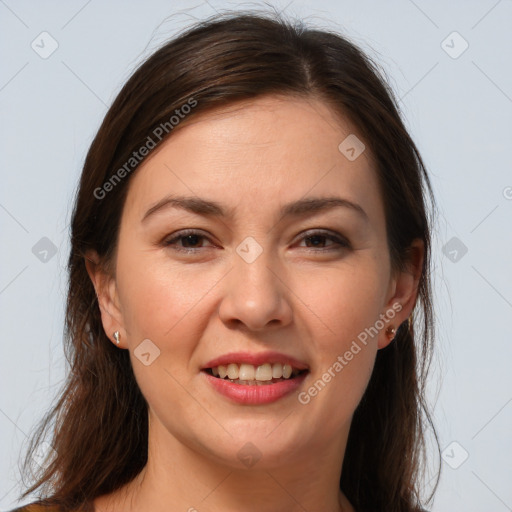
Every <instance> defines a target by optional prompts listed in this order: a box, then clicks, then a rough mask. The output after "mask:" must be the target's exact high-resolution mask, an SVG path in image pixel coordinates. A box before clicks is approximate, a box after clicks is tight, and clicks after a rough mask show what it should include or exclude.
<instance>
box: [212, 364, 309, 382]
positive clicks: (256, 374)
mask: <svg viewBox="0 0 512 512" xmlns="http://www.w3.org/2000/svg"><path fill="white" fill-rule="evenodd" d="M211 370H212V373H213V375H215V377H220V378H221V379H225V378H226V377H227V378H228V379H230V380H238V379H239V381H240V383H243V384H248V385H254V384H256V382H265V381H271V380H272V379H281V378H283V379H289V378H290V377H291V376H292V375H293V376H296V375H297V374H298V373H299V371H300V370H298V369H296V368H292V367H291V365H289V364H281V363H273V364H270V363H265V364H262V365H260V366H254V365H252V364H247V363H242V364H236V363H230V364H228V365H219V366H215V367H213V368H212V369H211Z"/></svg>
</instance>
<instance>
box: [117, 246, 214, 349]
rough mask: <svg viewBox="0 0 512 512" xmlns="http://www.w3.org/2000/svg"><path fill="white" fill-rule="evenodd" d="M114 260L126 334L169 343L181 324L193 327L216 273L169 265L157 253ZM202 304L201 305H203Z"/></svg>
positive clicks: (132, 255) (162, 256) (163, 255)
mask: <svg viewBox="0 0 512 512" xmlns="http://www.w3.org/2000/svg"><path fill="white" fill-rule="evenodd" d="M124 254H125V256H124V257H123V258H122V259H119V260H118V266H117V281H118V289H119V293H120V301H121V303H122V304H123V311H122V313H123V319H124V321H125V323H126V329H127V332H128V334H129V335H131V336H133V338H134V339H136V338H141V337H142V339H143V338H150V339H154V340H155V343H157V344H158V343H163V342H164V340H165V343H167V344H168V343H172V340H173V339H175V338H177V337H178V333H179V331H180V329H181V328H182V325H183V324H186V323H190V321H191V319H192V320H193V321H194V325H197V323H196V322H197V321H198V320H199V319H200V318H201V316H200V315H198V313H199V311H200V310H201V307H204V304H205V303H207V301H208V300H207V299H208V297H207V294H208V290H210V289H212V288H213V287H214V286H215V284H216V283H217V282H218V281H219V279H220V278H221V277H222V275H221V274H219V272H214V271H211V270H210V271H201V270H198V268H197V267H195V268H193V266H188V267H187V266H183V265H178V264H176V263H173V262H172V261H171V260H170V258H166V257H165V254H164V253H161V254H156V253H155V254H153V255H151V254H147V253H146V254H145V253H142V254H139V255H138V256H137V255H136V254H134V253H132V254H128V255H127V256H126V254H127V251H125V252H124ZM203 303H204V304H203Z"/></svg>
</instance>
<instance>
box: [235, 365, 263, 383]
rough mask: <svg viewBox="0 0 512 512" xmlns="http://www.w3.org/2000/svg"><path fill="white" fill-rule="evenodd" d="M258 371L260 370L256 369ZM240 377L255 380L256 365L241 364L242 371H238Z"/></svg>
mask: <svg viewBox="0 0 512 512" xmlns="http://www.w3.org/2000/svg"><path fill="white" fill-rule="evenodd" d="M258 370H259V368H258ZM256 373H258V372H257V371H256ZM238 378H239V379H240V380H254V366H253V365H252V364H241V365H240V371H239V372H238ZM258 380H262V379H258Z"/></svg>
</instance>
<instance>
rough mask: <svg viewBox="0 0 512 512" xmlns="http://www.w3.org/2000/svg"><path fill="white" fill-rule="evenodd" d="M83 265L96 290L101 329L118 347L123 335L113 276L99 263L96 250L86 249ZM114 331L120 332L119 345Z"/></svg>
mask: <svg viewBox="0 0 512 512" xmlns="http://www.w3.org/2000/svg"><path fill="white" fill-rule="evenodd" d="M85 267H86V268H87V273H88V274H89V277H90V278H91V281H92V284H93V286H94V289H95V290H96V296H97V298H98V304H99V307H100V312H101V322H102V324H103V329H104V330H105V333H106V335H107V337H108V338H109V339H110V340H112V342H113V343H114V344H115V346H116V347H118V348H120V347H122V345H123V342H122V340H123V338H125V337H124V336H123V334H124V330H123V321H122V314H121V310H120V308H119V302H118V298H117V288H116V281H115V278H114V277H113V276H112V274H111V273H110V272H108V271H107V269H105V267H104V265H102V264H101V262H100V258H99V256H98V254H97V252H96V251H93V250H90V251H87V253H86V255H85ZM115 331H119V333H120V334H121V340H120V343H119V345H118V344H117V343H116V341H115V339H114V332H115ZM125 339H126V338H125Z"/></svg>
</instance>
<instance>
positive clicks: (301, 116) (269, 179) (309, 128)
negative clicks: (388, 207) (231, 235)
mask: <svg viewBox="0 0 512 512" xmlns="http://www.w3.org/2000/svg"><path fill="white" fill-rule="evenodd" d="M354 136H357V135H356V134H355V130H354V128H353V127H352V126H351V124H350V122H349V121H348V120H347V119H343V118H340V116H338V115H336V114H335V113H334V112H333V111H332V109H330V108H329V106H328V105H326V104H325V103H323V102H321V101H319V100H316V99H305V98H298V97H278V96H269V97H262V98H257V99H254V100H247V101H242V102H237V103H236V104H233V105H230V106H228V107H226V108H222V109H216V110H213V111H211V112H208V113H202V114H196V115H195V116H193V117H192V118H191V119H185V122H184V123H183V125H182V126H181V127H179V129H178V130H176V132H173V133H172V135H171V136H170V137H169V139H167V140H166V141H165V142H164V143H163V144H162V145H161V146H159V147H158V148H157V149H156V150H155V151H154V153H153V154H151V155H150V157H149V158H148V159H146V161H145V162H144V163H143V164H142V165H141V166H140V167H139V169H137V171H136V173H135V175H134V176H133V177H132V179H131V183H130V188H129V193H128V197H127V201H126V204H125V208H126V209H128V210H129V211H130V212H132V213H134V214H136V215H137V216H138V217H139V218H142V216H143V215H144V212H145V211H146V210H147V209H148V208H149V207H150V206H151V205H152V204H155V203H156V202H158V201H159V200H161V199H162V197H164V196H165V195H168V194H181V195H187V196H190V195H195V196H198V197H201V198H204V199H210V200H215V201H217V202H222V203H223V204H225V205H226V206H227V208H230V209H233V210H236V211H238V210H243V209H244V208H245V209H247V210H252V211H255V210H256V211H257V210H261V206H262V204H265V206H266V209H271V208H273V207H275V209H276V210H277V209H279V208H280V206H281V205H282V204H284V203H285V202H287V201H293V200H297V199H300V198H302V197H305V196H307V195H314V196H316V197H318V196H325V195H332V194H333V193H339V194H342V195H343V197H344V198H346V199H348V200H352V201H355V202H358V203H360V204H361V205H362V206H363V207H364V209H365V210H366V211H367V212H368V213H369V214H373V215H381V214H382V201H381V198H380V194H379V189H378V186H377V177H376V173H375V170H374V168H373V163H372V157H371V154H370V151H369V148H366V149H365V150H364V151H363V153H362V154H361V155H360V156H359V157H358V158H356V159H355V160H349V159H348V158H347V157H346V156H345V154H344V153H342V152H341V151H340V149H339V145H340V143H342V142H343V141H344V140H346V139H347V137H354ZM349 140H351V139H349Z"/></svg>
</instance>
